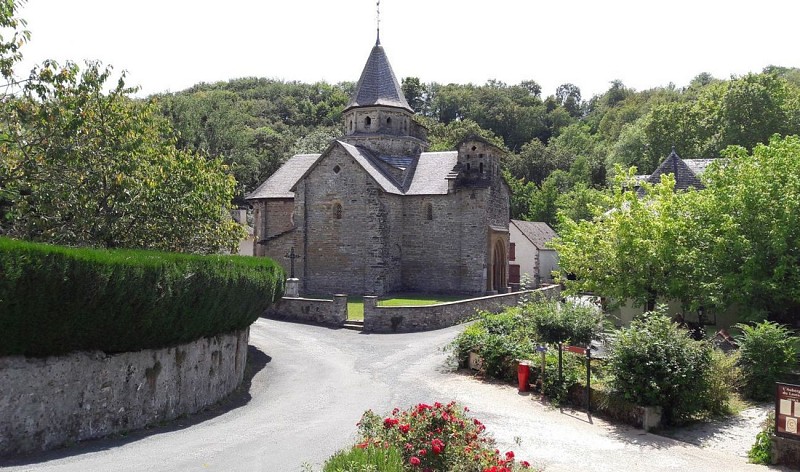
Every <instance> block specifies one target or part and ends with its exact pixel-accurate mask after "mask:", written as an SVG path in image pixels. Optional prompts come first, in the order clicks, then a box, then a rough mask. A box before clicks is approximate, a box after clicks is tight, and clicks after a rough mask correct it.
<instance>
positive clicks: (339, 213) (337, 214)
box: [333, 202, 342, 220]
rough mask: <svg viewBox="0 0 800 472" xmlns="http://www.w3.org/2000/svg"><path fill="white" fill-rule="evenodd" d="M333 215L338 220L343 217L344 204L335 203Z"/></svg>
mask: <svg viewBox="0 0 800 472" xmlns="http://www.w3.org/2000/svg"><path fill="white" fill-rule="evenodd" d="M333 217H334V218H336V219H337V220H341V219H342V204H341V203H339V202H336V203H334V204H333Z"/></svg>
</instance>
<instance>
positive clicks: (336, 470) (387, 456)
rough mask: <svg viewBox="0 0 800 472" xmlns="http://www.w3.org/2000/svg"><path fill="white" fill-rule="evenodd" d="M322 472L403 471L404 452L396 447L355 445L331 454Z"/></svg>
mask: <svg viewBox="0 0 800 472" xmlns="http://www.w3.org/2000/svg"><path fill="white" fill-rule="evenodd" d="M322 472H403V454H402V453H401V452H400V451H399V450H398V449H397V448H396V447H387V448H382V447H377V446H374V445H370V446H368V447H363V448H362V447H353V448H352V449H350V450H344V451H339V452H337V453H336V454H334V455H333V456H331V458H330V459H328V460H327V461H326V462H325V465H324V466H323V468H322Z"/></svg>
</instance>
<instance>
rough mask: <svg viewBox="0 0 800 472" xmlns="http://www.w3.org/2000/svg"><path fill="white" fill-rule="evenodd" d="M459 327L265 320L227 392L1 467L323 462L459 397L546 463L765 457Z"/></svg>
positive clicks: (666, 471)
mask: <svg viewBox="0 0 800 472" xmlns="http://www.w3.org/2000/svg"><path fill="white" fill-rule="evenodd" d="M461 329H462V328H461V327H453V328H448V329H444V330H439V331H433V332H428V333H416V334H398V335H364V334H359V333H356V332H353V331H347V330H330V329H326V328H320V327H315V326H308V325H300V324H291V323H283V322H278V321H272V320H263V319H262V320H258V321H257V322H256V323H255V324H254V325H253V326H252V328H251V331H250V344H251V346H250V351H249V356H250V359H249V362H248V364H249V369H250V374H249V376H248V378H247V380H246V383H245V389H244V391H243V392H242V393H240V394H238V395H237V396H235V397H234V398H233V399H232V400H231V401H229V402H226V403H225V404H224V405H222V406H219V407H216V408H213V409H211V410H210V411H208V412H206V413H202V414H200V415H196V416H193V417H191V418H188V419H184V420H180V421H176V422H173V423H171V424H169V425H166V426H162V427H157V428H152V429H149V430H145V431H140V432H135V433H131V434H129V435H126V436H122V437H115V438H109V439H103V440H98V441H88V442H85V443H81V444H78V445H76V446H74V447H71V448H67V449H64V450H60V451H51V452H49V453H44V454H41V455H36V456H31V457H27V458H24V459H21V460H15V461H6V462H5V463H3V462H2V461H0V468H2V467H7V470H8V471H9V472H11V471H78V472H90V471H115V472H126V471H131V472H133V471H136V472H139V471H165V472H166V471H170V472H171V471H198V470H200V471H221V472H222V471H225V472H228V471H233V472H236V471H248V472H249V471H261V472H273V471H274V472H296V471H300V470H303V465H304V464H305V463H307V464H310V465H312V466H314V467H316V470H319V465H320V464H322V463H323V462H324V461H325V459H327V458H328V457H329V456H330V455H331V454H333V453H334V452H336V451H337V450H339V449H341V448H344V447H347V446H349V445H351V444H352V443H353V441H354V440H355V433H356V426H355V423H356V422H357V421H358V419H359V418H360V416H361V414H362V413H363V412H364V411H365V410H367V409H372V410H374V411H376V412H381V413H385V412H389V411H391V409H392V408H393V407H395V406H397V407H401V408H405V407H408V406H411V405H414V404H416V403H420V402H425V403H432V402H435V401H440V402H443V403H446V402H448V401H450V400H456V401H458V402H460V403H462V404H464V405H467V406H469V408H470V410H471V411H472V414H473V415H474V416H475V417H477V418H480V419H481V420H482V421H483V422H484V423H485V424H486V425H487V428H488V431H489V432H490V433H491V434H493V435H494V436H495V438H496V439H497V442H498V447H499V448H500V449H501V450H503V451H506V450H513V451H514V452H515V453H516V456H517V457H518V458H520V459H524V460H529V461H531V462H532V463H534V464H536V465H538V466H540V467H543V468H544V469H545V470H546V471H547V472H561V471H563V472H566V471H569V472H574V471H576V470H590V471H593V472H605V471H607V472H612V471H613V472H619V471H639V470H644V471H647V472H672V471H708V472H714V471H719V472H730V471H750V470H752V471H759V470H760V471H763V470H765V469H766V468H764V467H762V466H755V465H751V464H747V463H746V460H745V459H743V458H742V457H741V455H739V453H740V449H739V448H738V447H734V448H731V449H730V450H728V448H727V447H722V446H721V444H726V443H727V441H729V439H723V440H722V441H721V442H719V443H713V442H709V441H710V440H709V441H706V442H703V441H701V442H699V443H698V444H701V445H702V446H703V447H698V446H696V445H694V444H690V443H687V442H682V441H677V440H675V439H671V438H667V437H663V436H656V435H653V434H648V433H645V432H644V431H641V430H637V429H634V428H630V427H627V426H617V425H614V424H610V423H607V422H605V421H603V420H601V419H598V418H592V417H590V416H588V415H587V414H586V413H585V412H579V411H569V410H563V411H562V410H559V409H555V408H552V407H549V406H547V405H543V404H541V403H540V402H539V401H538V399H537V398H536V397H534V396H530V395H520V394H519V393H517V391H516V388H514V386H512V385H506V384H499V383H491V382H482V381H480V380H477V379H475V378H474V377H472V376H471V375H468V374H465V373H459V372H453V371H452V369H451V368H450V367H448V366H447V356H446V354H445V353H443V352H442V351H441V347H442V346H445V345H446V344H448V343H449V342H450V341H451V340H452V339H453V338H454V337H455V336H456V335H457V334H458V332H459V331H460V330H461ZM731 431H732V430H731ZM731 434H733V433H731ZM747 434H749V433H743V435H744V436H746V435H747ZM696 436H697V437H703V434H702V433H697V434H696ZM706 436H707V437H709V438H711V437H713V438H716V437H717V436H718V435H717V434H713V435H708V434H707V435H706ZM742 441H744V440H742ZM747 447H749V445H748V446H747ZM731 451H734V452H731ZM4 470H5V469H4ZM774 470H783V469H778V468H776V469H774Z"/></svg>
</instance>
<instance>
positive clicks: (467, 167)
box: [467, 162, 470, 170]
mask: <svg viewBox="0 0 800 472" xmlns="http://www.w3.org/2000/svg"><path fill="white" fill-rule="evenodd" d="M469 167H470V166H469V162H467V170H469Z"/></svg>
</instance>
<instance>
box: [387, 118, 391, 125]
mask: <svg viewBox="0 0 800 472" xmlns="http://www.w3.org/2000/svg"><path fill="white" fill-rule="evenodd" d="M386 124H387V125H390V124H392V118H391V117H389V118H386Z"/></svg>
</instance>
